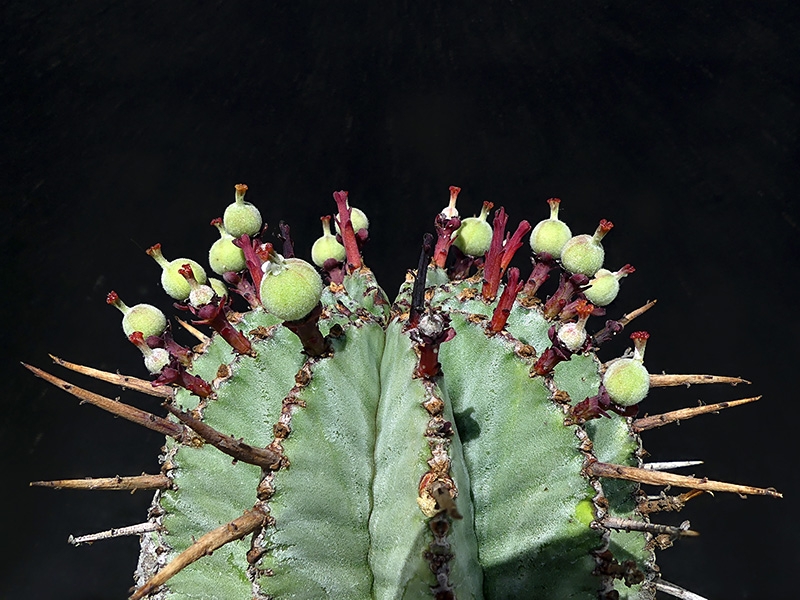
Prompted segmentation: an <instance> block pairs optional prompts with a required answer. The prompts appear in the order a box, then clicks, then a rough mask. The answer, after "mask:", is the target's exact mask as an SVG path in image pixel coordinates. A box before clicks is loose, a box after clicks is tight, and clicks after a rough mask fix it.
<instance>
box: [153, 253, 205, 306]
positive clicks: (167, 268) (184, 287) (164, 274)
mask: <svg viewBox="0 0 800 600" xmlns="http://www.w3.org/2000/svg"><path fill="white" fill-rule="evenodd" d="M147 254H149V255H150V256H152V257H153V260H155V261H156V262H157V263H158V264H159V266H160V267H161V287H163V288H164V291H165V292H167V294H168V295H170V296H171V297H172V298H175V300H180V301H183V300H186V299H187V298H188V297H189V294H190V293H191V291H192V288H191V287H190V286H189V283H188V282H187V281H186V278H184V276H183V275H181V274H180V269H181V268H182V267H183V265H186V264H188V265H190V266H191V268H192V272H193V273H194V278H195V279H196V280H197V282H198V283H199V284H201V285H202V284H204V283H205V282H206V280H207V278H206V271H205V269H204V268H203V267H201V266H200V265H199V263H197V262H195V261H193V260H191V259H188V258H176V259H175V260H173V261H168V260H167V259H166V258H164V255H163V254H161V244H156V245H155V246H152V247H151V248H148V249H147Z"/></svg>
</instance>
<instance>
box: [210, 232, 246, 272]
mask: <svg viewBox="0 0 800 600" xmlns="http://www.w3.org/2000/svg"><path fill="white" fill-rule="evenodd" d="M211 224H212V225H214V226H215V227H216V228H217V229H219V235H220V238H219V239H218V240H217V241H216V242H214V243H213V244H212V245H211V249H210V250H209V251H208V264H209V265H210V266H211V270H212V271H214V273H216V274H217V275H224V274H225V273H227V272H228V271H233V272H234V273H238V272H239V271H242V270H244V268H245V267H246V266H247V263H246V262H245V259H244V252H242V249H241V248H239V247H238V246H236V245H234V243H233V240H234V239H236V238H234V237H233V236H232V235H231V234H230V233H228V232H227V231H226V230H225V228H224V227H223V226H222V219H214V220H213V221H211Z"/></svg>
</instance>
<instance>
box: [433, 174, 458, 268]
mask: <svg viewBox="0 0 800 600" xmlns="http://www.w3.org/2000/svg"><path fill="white" fill-rule="evenodd" d="M460 191H461V188H460V187H456V186H454V185H451V186H450V206H448V207H447V208H445V209H444V210H443V211H442V212H440V213H439V214H438V215H436V222H435V227H436V237H437V239H436V249H435V250H434V251H433V260H434V262H435V263H436V266H437V267H439V268H442V269H443V268H444V263H445V261H446V260H447V253H448V252H449V251H450V246H451V245H452V243H453V239H454V234H455V232H456V231H458V228H459V227H461V219H459V218H458V212H457V211H456V198H457V197H458V193H459V192H460Z"/></svg>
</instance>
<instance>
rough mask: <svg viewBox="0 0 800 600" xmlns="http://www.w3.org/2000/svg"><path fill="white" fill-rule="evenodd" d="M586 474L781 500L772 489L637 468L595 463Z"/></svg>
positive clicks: (778, 494)
mask: <svg viewBox="0 0 800 600" xmlns="http://www.w3.org/2000/svg"><path fill="white" fill-rule="evenodd" d="M585 471H586V473H587V474H588V475H589V476H592V477H606V478H610V479H626V480H628V481H636V482H638V483H644V484H648V485H674V486H676V487H682V488H689V489H694V490H702V491H704V492H731V493H734V494H741V495H752V496H771V497H773V498H783V494H781V493H779V492H777V491H775V490H774V489H772V488H766V489H763V488H756V487H751V486H749V485H739V484H736V483H725V482H723V481H712V480H710V479H706V478H705V477H704V478H702V479H699V478H697V477H686V476H684V475H675V474H674V473H665V472H663V471H651V470H649V469H639V468H637V467H626V466H624V465H614V464H608V463H603V462H600V461H595V462H592V463H589V465H588V466H587V467H586V468H585Z"/></svg>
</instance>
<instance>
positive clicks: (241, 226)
mask: <svg viewBox="0 0 800 600" xmlns="http://www.w3.org/2000/svg"><path fill="white" fill-rule="evenodd" d="M246 192H247V186H246V185H245V184H243V183H240V184H238V185H236V201H235V202H233V203H232V204H229V205H228V208H226V209H225V214H224V215H223V216H222V222H223V224H224V225H225V230H226V231H227V232H228V233H229V234H231V236H233V237H234V238H238V237H241V236H243V235H245V234H247V235H255V234H257V233H258V232H259V231H261V224H262V223H263V221H262V219H261V213H260V212H259V210H258V209H257V208H256V207H255V206H253V205H252V204H250V203H249V202H245V199H244V195H245V193H246Z"/></svg>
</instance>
